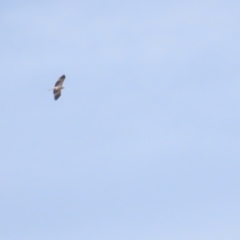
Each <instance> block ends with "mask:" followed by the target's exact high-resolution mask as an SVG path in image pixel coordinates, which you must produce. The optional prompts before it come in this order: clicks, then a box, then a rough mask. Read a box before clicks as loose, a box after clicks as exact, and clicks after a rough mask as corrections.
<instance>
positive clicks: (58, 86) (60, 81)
mask: <svg viewBox="0 0 240 240" xmlns="http://www.w3.org/2000/svg"><path fill="white" fill-rule="evenodd" d="M65 78H66V76H65V75H62V76H61V77H60V78H59V79H58V80H57V82H56V83H55V87H54V88H53V89H49V90H53V94H54V99H55V100H58V98H59V97H60V96H61V90H62V89H63V88H64V87H63V86H62V85H63V82H64V80H65Z"/></svg>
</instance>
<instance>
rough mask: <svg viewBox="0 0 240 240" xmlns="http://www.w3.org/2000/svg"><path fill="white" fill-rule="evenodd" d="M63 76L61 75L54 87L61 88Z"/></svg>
mask: <svg viewBox="0 0 240 240" xmlns="http://www.w3.org/2000/svg"><path fill="white" fill-rule="evenodd" d="M65 78H66V77H65V75H62V76H61V77H60V78H59V79H58V80H57V82H56V83H55V87H58V86H61V85H62V84H63V81H64V80H65Z"/></svg>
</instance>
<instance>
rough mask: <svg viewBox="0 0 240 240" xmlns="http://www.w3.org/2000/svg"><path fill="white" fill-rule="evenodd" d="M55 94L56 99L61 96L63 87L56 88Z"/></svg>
mask: <svg viewBox="0 0 240 240" xmlns="http://www.w3.org/2000/svg"><path fill="white" fill-rule="evenodd" d="M53 94H54V99H55V100H57V99H58V98H59V97H60V96H61V89H54V90H53Z"/></svg>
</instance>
